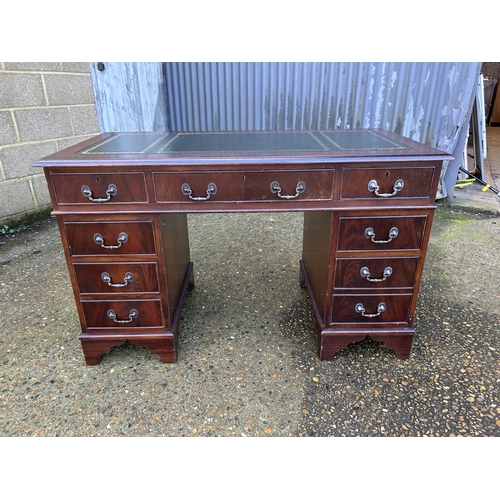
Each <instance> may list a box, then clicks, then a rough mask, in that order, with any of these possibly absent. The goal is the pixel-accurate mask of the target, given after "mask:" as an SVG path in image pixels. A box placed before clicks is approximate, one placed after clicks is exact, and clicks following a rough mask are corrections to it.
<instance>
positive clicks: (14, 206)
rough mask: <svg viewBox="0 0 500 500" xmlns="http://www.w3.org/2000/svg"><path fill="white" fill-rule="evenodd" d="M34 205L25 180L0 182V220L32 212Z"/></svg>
mask: <svg viewBox="0 0 500 500" xmlns="http://www.w3.org/2000/svg"><path fill="white" fill-rule="evenodd" d="M33 208H35V204H34V203H33V197H32V196H31V189H30V186H29V182H28V180H27V179H24V180H22V181H17V182H8V181H6V182H0V219H2V218H5V217H11V216H15V215H17V214H20V213H22V212H27V211H28V210H33Z"/></svg>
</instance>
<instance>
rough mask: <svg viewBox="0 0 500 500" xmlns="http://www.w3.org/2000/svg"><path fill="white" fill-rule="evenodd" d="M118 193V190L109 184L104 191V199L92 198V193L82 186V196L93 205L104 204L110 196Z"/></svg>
mask: <svg viewBox="0 0 500 500" xmlns="http://www.w3.org/2000/svg"><path fill="white" fill-rule="evenodd" d="M117 193H118V188H117V187H116V186H115V185H114V184H110V185H109V186H108V189H107V190H106V198H94V197H93V196H92V191H91V189H90V188H89V187H88V186H85V185H83V186H82V194H83V196H85V197H87V198H88V199H89V200H90V201H93V202H95V203H104V202H106V201H109V200H110V199H111V197H112V196H116V194H117Z"/></svg>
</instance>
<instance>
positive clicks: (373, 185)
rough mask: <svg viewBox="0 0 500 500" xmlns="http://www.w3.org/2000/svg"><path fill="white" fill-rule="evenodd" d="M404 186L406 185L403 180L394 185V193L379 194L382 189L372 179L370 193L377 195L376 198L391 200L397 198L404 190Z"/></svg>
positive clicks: (369, 184) (369, 186) (369, 187)
mask: <svg viewBox="0 0 500 500" xmlns="http://www.w3.org/2000/svg"><path fill="white" fill-rule="evenodd" d="M404 186H405V183H404V181H403V179H398V180H397V181H396V182H395V183H394V186H393V187H392V189H393V191H392V193H379V192H378V190H379V189H380V188H379V185H378V183H377V181H376V180H375V179H372V180H371V181H370V182H369V183H368V191H370V193H373V194H375V195H376V196H379V197H380V198H390V197H391V196H396V195H397V194H398V193H399V191H401V190H402V189H403V188H404Z"/></svg>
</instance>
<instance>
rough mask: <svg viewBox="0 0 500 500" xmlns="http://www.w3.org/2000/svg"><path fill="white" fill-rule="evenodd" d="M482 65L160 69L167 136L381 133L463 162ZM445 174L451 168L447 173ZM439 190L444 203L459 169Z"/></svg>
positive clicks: (191, 65)
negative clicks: (378, 130) (353, 130)
mask: <svg viewBox="0 0 500 500" xmlns="http://www.w3.org/2000/svg"><path fill="white" fill-rule="evenodd" d="M480 67H481V63H468V62H465V63H464V62H439V63H405V62H400V63H398V62H392V63H384V62H381V63H368V62H366V63H363V62H359V63H348V62H346V63H326V62H323V63H319V62H309V63H306V62H303V63H301V62H291V63H257V62H254V63H252V62H248V63H179V62H177V63H175V62H172V63H165V77H166V88H167V99H168V121H167V126H168V128H169V129H170V130H178V131H207V130H278V129H281V130H287V129H322V128H383V129H386V130H391V131H395V132H398V133H400V134H402V135H404V136H406V137H409V138H411V139H415V140H417V141H420V142H423V143H425V144H428V145H430V146H435V147H438V148H440V149H442V150H444V151H446V152H449V153H452V154H454V155H455V157H461V151H462V149H463V146H464V144H465V139H466V130H465V131H464V128H465V129H466V127H467V126H468V123H469V119H470V112H471V108H472V103H473V98H474V92H475V88H476V82H477V77H478V74H479V71H480ZM449 167H451V165H450V166H449ZM449 170H451V171H452V173H451V174H450V173H448V175H445V176H444V177H446V179H444V177H443V179H444V181H443V182H442V183H441V184H442V192H441V196H446V192H447V186H448V190H449V188H450V187H451V191H452V190H453V188H452V185H453V184H454V182H455V179H456V172H458V163H457V164H456V165H453V168H451V169H450V168H449Z"/></svg>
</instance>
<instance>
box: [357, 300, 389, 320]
mask: <svg viewBox="0 0 500 500" xmlns="http://www.w3.org/2000/svg"><path fill="white" fill-rule="evenodd" d="M385 309H386V306H385V304H384V303H383V302H381V303H380V304H379V305H378V306H377V312H376V313H375V314H367V313H365V308H364V306H363V304H361V302H360V303H358V304H356V307H355V308H354V310H355V311H356V312H357V313H358V314H361V316H364V317H365V318H375V317H376V316H380V315H381V314H382V313H383V312H384V311H385Z"/></svg>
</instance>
